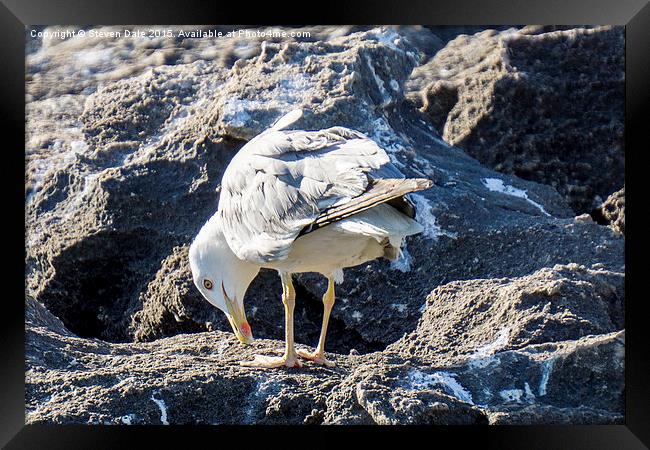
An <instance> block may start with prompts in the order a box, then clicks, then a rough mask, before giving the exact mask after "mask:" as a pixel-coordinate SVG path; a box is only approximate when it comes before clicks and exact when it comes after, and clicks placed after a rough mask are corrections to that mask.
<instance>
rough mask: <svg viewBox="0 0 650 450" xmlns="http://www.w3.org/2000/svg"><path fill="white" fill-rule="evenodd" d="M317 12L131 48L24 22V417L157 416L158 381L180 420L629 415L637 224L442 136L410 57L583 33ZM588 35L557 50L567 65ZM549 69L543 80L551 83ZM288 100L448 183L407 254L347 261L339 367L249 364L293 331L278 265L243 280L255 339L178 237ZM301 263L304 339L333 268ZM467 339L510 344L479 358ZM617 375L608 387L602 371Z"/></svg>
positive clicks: (335, 337) (308, 117) (424, 212)
mask: <svg viewBox="0 0 650 450" xmlns="http://www.w3.org/2000/svg"><path fill="white" fill-rule="evenodd" d="M308 29H310V30H312V32H313V33H312V36H311V37H310V38H308V39H307V38H305V39H303V38H300V39H266V40H265V39H254V40H252V41H251V40H250V39H245V40H243V39H242V40H237V39H232V40H229V41H219V40H209V39H208V40H205V39H197V40H194V41H190V40H184V41H183V40H181V41H179V42H176V41H174V40H169V39H154V40H150V41H148V42H149V43H148V44H144V43H142V42H139V43H138V45H136V46H135V47H133V48H130V47H128V45H127V43H126V42H125V40H120V39H118V40H113V41H110V42H112V43H113V44H112V45H108V44H107V42H109V41H104V40H97V41H88V40H87V41H81V40H75V39H70V40H64V41H61V42H59V41H47V42H41V43H38V42H33V43H32V46H31V47H30V51H29V52H28V56H27V74H28V75H27V82H28V84H27V90H28V94H29V96H28V99H27V100H28V101H27V105H26V110H27V133H26V197H27V198H26V236H25V238H26V291H27V294H28V295H29V296H30V297H29V298H28V300H27V311H28V312H27V316H26V321H27V328H28V342H27V354H28V361H27V366H28V369H27V370H28V373H27V378H28V392H27V405H28V421H29V422H30V423H35V422H66V423H68V422H70V423H126V422H131V423H159V422H160V421H161V417H162V416H161V411H162V410H161V409H160V406H159V405H162V403H160V402H161V401H164V402H165V403H164V404H165V405H167V406H165V408H167V410H166V411H167V421H168V422H170V423H350V424H352V423H381V424H396V423H405V424H406V423H410V424H415V423H441V424H452V423H453V424H459V423H533V422H545V423H546V422H548V423H551V422H552V423H569V422H579V423H612V422H617V421H620V420H621V417H622V416H621V414H622V407H621V405H622V403H621V400H620V398H622V397H620V396H619V393H620V392H622V383H623V381H622V378H621V377H620V376H619V375H621V374H622V364H623V363H622V353H621V351H620V350H621V349H622V348H623V338H622V332H621V330H623V329H624V321H623V317H622V309H623V302H624V291H623V277H624V266H625V261H624V244H625V241H624V236H623V235H622V234H621V233H618V232H616V231H614V230H612V229H611V228H609V227H606V226H602V225H601V224H600V222H602V221H600V220H597V221H595V222H594V221H591V220H584V219H585V217H584V216H579V217H575V218H574V213H573V211H572V210H571V209H570V208H569V206H568V204H567V202H566V201H565V199H564V198H563V197H562V196H561V195H559V194H558V193H557V191H556V189H555V188H554V187H552V186H546V185H543V184H538V183H535V182H531V181H525V180H523V179H521V178H518V177H516V176H514V175H512V174H507V173H499V172H495V171H494V170H492V169H491V168H488V167H485V166H483V165H482V164H481V162H479V161H478V160H476V159H474V158H472V157H471V156H468V154H467V153H466V152H465V151H463V150H462V149H461V148H458V147H454V146H451V145H449V144H448V143H446V142H445V141H444V140H442V139H441V138H440V137H438V134H437V132H436V130H435V127H434V126H432V125H431V120H429V116H428V115H427V114H425V113H423V112H421V111H418V109H417V107H416V106H415V105H414V103H413V101H412V99H410V98H409V88H408V84H409V83H410V81H409V80H413V74H414V69H415V70H418V67H420V65H421V64H423V63H425V65H426V66H427V67H429V68H430V67H433V66H431V64H434V63H435V61H436V60H437V58H439V56H440V55H443V56H444V54H445V52H447V54H449V52H450V51H451V50H449V49H450V48H456V49H457V50H458V58H461V59H462V58H465V60H466V61H468V63H467V64H466V66H462V65H461V66H462V67H463V68H461V69H460V70H461V72H459V73H464V72H462V70H465V71H466V72H467V78H466V79H471V77H473V76H479V75H480V73H482V72H480V70H478V71H475V72H472V70H474V69H476V65H477V64H478V65H479V66H480V65H481V64H484V63H485V62H484V63H480V64H479V63H478V59H480V55H478V56H477V54H475V53H476V52H475V50H474V49H475V48H476V41H480V42H484V43H486V44H485V48H491V47H489V45H492V46H493V45H495V44H494V42H495V41H498V42H501V44H499V45H505V44H503V42H506V41H507V42H509V44H508V45H512V46H514V47H512V48H516V49H518V48H519V47H517V45H520V46H522V48H523V47H526V46H527V47H526V51H525V52H524V51H522V53H521V54H519V57H520V58H521V59H526V58H528V57H529V56H530V55H538V54H545V52H546V51H547V49H548V46H549V45H550V44H549V42H550V43H553V42H555V40H557V39H561V38H562V36H565V35H567V33H569V32H566V33H565V34H562V33H564V32H558V31H556V32H551V33H549V32H548V31H549V30H548V29H545V28H543V27H527V28H525V29H523V30H520V31H519V33H520V34H521V36H524V34H525V33H527V34H526V35H525V36H526V37H518V38H516V39H515V38H512V37H511V38H508V39H511V40H508V39H505V36H514V35H513V34H512V33H510V32H502V33H498V32H496V31H493V32H485V33H482V34H479V35H476V36H472V37H470V36H459V37H458V38H456V39H455V40H452V41H451V42H450V43H449V44H447V47H446V48H445V49H443V50H440V51H438V49H440V48H441V47H442V45H443V42H444V41H445V40H446V38H443V39H442V40H441V39H438V37H437V36H436V35H435V30H434V32H432V31H431V30H427V29H423V28H421V27H391V28H373V29H369V27H363V28H361V27H359V28H357V27H342V28H340V27H336V28H332V27H309V28H308ZM105 30H107V31H108V30H110V29H105ZM607 33H610V34H612V36H614V37H613V38H612V39H611V40H609V41H607V40H603V42H604V43H606V44H608V45H609V44H611V45H614V44H616V43H617V42H618V41H617V38H616V36H618V34H617V33H618V31H617V30H614V31H606V30H603V29H600V28H597V29H594V30H592V31H589V32H587V31H584V30H582V31H581V30H577V31H576V30H574V31H573V34H574V35H575V36H576V41H575V42H578V43H580V42H583V39H587V38H593V39H595V38H596V37H598V36H602V35H604V34H607ZM264 41H266V42H264ZM143 42H144V41H143ZM263 42H264V43H263ZM462 42H464V43H465V45H461V43H462ZM518 42H519V43H518ZM598 42H600V41H598ZM487 43H489V45H488V44H487ZM524 44H525V45H524ZM576 45H577V44H576ZM179 46H180V47H179ZM450 46H451V47H450ZM174 47H179V48H181V50H178V51H177V50H175V49H174ZM479 47H480V45H479ZM480 48H483V47H480ZM572 48H573V47H572ZM577 49H578V50H575V52H574V51H567V52H565V53H560V54H558V56H557V58H559V59H558V62H557V63H556V65H558V67H560V66H561V67H565V66H566V67H570V66H571V64H574V63H575V62H574V63H571V61H572V58H574V56H575V55H581V53H580V52H579V50H580V49H582V44H580V45H577ZM479 53H480V52H479ZM217 54H218V55H219V57H218V58H215V55H217ZM491 55H493V56H494V55H496V56H494V58H496V59H495V60H497V59H498V58H499V57H501V56H499V55H500V54H499V53H498V52H497V53H494V54H491ZM540 57H541V56H540ZM562 58H564V59H562ZM511 60H512V55H511ZM515 60H516V55H515ZM427 61H429V62H427ZM489 61H491V60H490V59H489V58H488V62H489ZM528 62H529V63H531V62H530V61H528ZM610 62H611V63H612V64H616V60H615V58H614V59H612V61H610ZM533 63H534V61H533ZM531 64H532V63H531ZM533 65H534V64H533ZM488 67H491V66H489V64H488ZM518 67H521V65H520V66H518ZM490 70H492V69H490ZM490 70H488V71H487V72H490ZM504 70H505V69H504ZM589 70H590V71H589V72H587V77H590V76H592V75H594V74H593V73H592V72H593V71H591V69H589ZM490 73H491V72H490ZM477 74H478V75H477ZM498 74H499V76H501V75H503V73H502V72H498ZM459 76H460V75H459ZM463 76H465V75H463ZM504 76H505V75H504ZM508 76H510V75H508ZM544 76H545V77H546V78H544V77H541V78H539V80H538V83H537V84H535V85H534V87H537V88H539V87H541V86H542V84H541V83H542V82H546V81H549V80H550V81H549V82H551V81H553V77H552V76H551V75H549V74H547V75H544ZM452 78H453V77H452ZM588 79H589V80H590V79H591V78H588ZM452 81H453V80H452ZM453 83H455V81H453V82H452V83H451V84H449V85H447V84H440V85H439V87H438V91H437V93H436V98H437V99H438V102H439V105H441V106H440V111H443V110H445V109H447V106H451V108H452V109H453V108H455V106H453V105H454V104H457V103H458V101H459V100H457V99H456V100H454V98H455V97H454V95H452V94H453V91H454V88H453V87H454V86H455V85H454V84H453ZM470 84H471V83H470ZM498 84H499V83H496V85H498ZM496 85H495V86H496ZM608 89H609V88H608ZM456 92H457V93H459V94H462V95H465V94H466V93H465V91H463V90H462V89H459V90H457V91H456ZM608 92H609V91H608ZM467 95H469V94H467ZM459 98H460V97H459ZM454 101H456V102H457V103H454ZM617 101H618V100H617ZM621 101H622V100H621ZM445 102H446V103H445ZM445 105H447V106H445ZM296 107H302V108H303V109H304V110H305V114H304V116H303V118H302V119H301V120H300V122H298V123H297V124H296V127H297V128H302V129H319V128H325V127H330V126H334V125H342V126H347V127H350V128H354V129H357V130H359V131H361V132H364V133H366V134H367V135H368V136H370V137H371V138H373V139H374V140H376V141H377V142H378V143H379V144H380V145H381V146H382V147H383V148H385V149H386V150H387V151H388V152H389V154H390V157H391V159H392V161H393V162H394V163H395V164H396V165H397V166H398V167H400V169H401V170H402V171H403V172H404V173H405V174H406V175H409V176H419V177H422V176H424V177H428V178H431V179H432V180H433V181H434V183H435V185H434V187H433V188H432V189H430V190H428V191H426V192H422V193H420V194H417V195H414V196H412V199H413V201H414V202H415V203H416V205H417V208H418V215H417V220H418V221H420V222H421V223H422V224H423V226H424V228H425V231H424V232H423V233H422V234H421V235H418V236H414V237H412V238H410V239H409V240H408V242H407V247H406V251H405V252H404V255H403V257H402V258H401V259H400V260H399V261H397V262H395V263H393V264H389V263H388V262H386V261H375V262H372V263H370V264H367V265H364V266H361V267H357V268H353V269H349V270H346V273H345V281H344V282H343V283H342V284H341V285H339V286H338V288H337V293H338V297H337V303H336V305H335V307H334V310H333V313H332V318H331V321H330V332H329V335H328V350H331V351H334V352H336V353H338V355H334V356H332V357H333V358H334V359H336V361H337V363H338V364H339V367H338V368H336V369H333V370H330V369H322V368H316V367H314V366H312V365H309V364H308V365H307V366H306V367H305V368H303V369H301V370H299V371H295V372H293V371H277V372H268V373H266V372H259V371H251V370H248V369H247V370H243V368H240V367H239V366H238V365H237V364H236V362H237V361H238V360H240V359H247V358H251V357H252V355H253V353H254V352H255V351H263V352H269V351H272V349H274V350H279V349H280V348H281V346H282V344H281V342H279V341H277V340H280V339H282V338H283V308H282V304H281V302H280V301H279V298H280V292H281V288H280V285H279V284H280V283H279V280H278V278H277V275H276V274H275V273H274V272H272V271H268V270H263V271H262V272H261V273H260V275H259V276H258V278H257V279H256V280H255V281H254V283H253V284H252V285H251V287H250V289H249V291H248V294H247V296H246V311H247V315H248V318H249V321H250V324H251V326H252V329H253V334H254V335H255V337H256V338H263V339H267V340H263V339H258V341H257V343H256V344H255V345H254V347H252V348H246V347H242V346H241V345H240V344H239V343H238V342H236V340H235V339H234V337H233V336H232V333H231V332H230V327H229V325H228V324H227V322H226V320H225V319H224V317H223V314H222V313H221V312H220V311H218V310H215V309H214V308H213V307H211V306H210V305H209V304H208V303H207V302H205V301H204V300H203V299H202V298H201V296H200V294H199V292H198V291H197V290H196V289H195V287H194V286H193V283H192V280H191V274H190V270H189V266H188V261H187V249H188V246H189V244H190V242H191V240H192V238H193V237H194V236H195V234H196V233H197V231H198V230H199V228H200V227H201V226H202V225H203V223H204V222H205V221H206V220H207V219H208V218H209V217H210V216H211V214H212V213H213V212H214V211H215V210H216V208H217V201H218V190H219V183H220V178H221V175H222V173H223V170H224V169H225V167H226V166H227V164H228V162H229V161H230V159H231V158H232V156H233V155H234V154H235V153H236V151H237V150H238V149H239V148H241V146H242V145H244V144H245V143H246V142H247V140H249V139H250V138H251V137H253V136H255V135H256V134H257V133H259V132H261V131H262V130H264V129H265V128H266V127H268V126H269V125H270V124H271V123H272V122H273V121H275V120H276V119H277V118H278V117H279V116H280V115H282V114H284V113H286V112H287V111H289V110H291V109H294V108H296ZM428 111H429V112H430V113H431V111H432V109H431V108H429V109H428ZM549 111H551V110H549ZM560 112H561V111H560ZM558 114H559V118H560V120H561V121H564V120H565V119H566V117H565V116H562V115H561V114H560V113H558ZM495 119H496V116H495ZM499 120H500V121H503V122H499V123H500V124H501V125H499V126H506V124H507V123H510V122H507V120H506V118H504V117H501V118H500V119H499ZM531 120H532V119H531ZM434 122H435V121H434ZM441 123H442V122H441ZM476 129H478V128H476ZM616 130H617V128H616V127H614V128H613V131H612V133H611V136H609V137H608V139H609V138H611V139H615V136H616ZM603 132H604V131H603ZM612 136H614V137H612ZM603 142H605V141H603ZM603 145H605V144H603ZM598 148H601V147H598ZM468 151H470V152H471V149H468ZM604 154H606V152H603V155H604ZM479 159H480V158H479ZM531 161H534V158H533V157H531ZM593 167H596V166H593ZM592 169H593V168H592ZM540 170H542V169H540ZM544 170H546V169H544ZM593 170H596V169H593ZM538 181H545V180H538ZM621 184H622V183H621ZM621 184H618V185H617V186H620V185H621ZM555 187H556V188H558V189H560V188H561V186H555ZM562 193H563V194H565V192H562ZM593 215H594V217H595V214H593ZM295 284H296V290H297V294H298V298H297V307H296V339H297V341H298V342H299V343H300V344H309V345H313V344H315V342H316V341H317V338H318V333H319V331H320V320H321V314H322V304H321V300H320V298H321V295H322V293H323V292H324V291H325V283H324V280H323V279H322V278H321V277H319V276H316V275H314V274H300V275H297V276H296V277H295ZM432 290H433V292H432ZM31 297H34V298H35V299H36V300H33V299H32V298H31ZM43 305H44V306H43ZM48 311H49V312H48ZM50 312H51V313H53V314H54V316H56V317H58V318H59V319H60V321H58V319H56V318H54V317H52V316H51V315H50ZM61 322H62V323H61ZM68 330H70V331H68ZM504 330H507V331H504ZM208 331H209V332H208ZM224 331H225V332H224ZM182 333H191V334H182ZM98 339H101V340H98ZM268 339H273V340H268ZM152 340H155V341H154V342H149V341H152ZM494 342H497V343H499V345H498V346H496V347H495V346H490V345H491V344H493V343H494ZM501 344H503V345H501ZM486 346H487V347H486ZM497 347H498V348H497ZM481 348H483V350H480V349H481ZM485 348H487V350H485ZM476 352H479V354H482V353H481V352H483V353H486V352H487V354H486V355H484V356H485V358H484V359H485V360H486V361H487V360H489V361H493V360H491V359H490V358H496V359H498V361H499V363H498V364H496V363H494V362H490V363H486V364H485V365H484V367H478V368H477V367H476V364H475V363H476V361H475V358H474V359H472V358H470V357H471V355H473V354H475V353H476ZM348 353H350V354H351V355H350V356H342V355H347V354H348ZM583 355H587V356H584V357H583ZM468 358H469V360H468ZM551 360H552V361H562V364H565V365H566V368H567V369H566V372H562V370H560V369H561V367H564V366H562V364H560V363H559V362H558V363H557V365H554V366H553V367H555V368H554V369H553V371H552V372H549V373H552V375H553V376H552V377H551V378H550V380H551V381H548V380H547V383H548V389H547V391H546V392H548V394H542V392H541V389H540V388H539V386H540V383H541V381H542V379H541V378H540V377H543V376H544V373H546V372H544V370H546V369H545V367H547V365H548V364H550V363H548V361H551ZM553 364H555V363H553ZM482 365H483V363H481V364H479V366H482ZM496 366H498V368H495V367H496ZM549 370H550V369H549ZM556 370H557V373H556ZM563 370H564V369H563ZM619 370H620V373H619V372H618V371H619ZM569 371H573V372H575V373H577V374H580V377H582V378H576V380H577V381H576V382H577V383H578V384H580V386H582V384H581V383H583V381H581V380H586V379H593V380H598V383H600V384H597V383H596V384H594V385H593V386H591V387H590V386H589V385H588V383H584V384H585V385H586V386H587V387H585V388H584V389H585V390H583V391H577V392H573V391H571V388H570V387H569V386H570V383H571V379H570V377H569V375H567V374H568V373H570V372H569ZM592 371H595V372H593V373H592ZM598 371H600V372H598ZM485 373H489V375H490V376H489V377H487V378H486V377H485V376H483V375H485ZM134 374H136V375H134ZM562 374H564V375H562ZM598 377H600V378H598ZM553 380H556V381H558V386H557V388H555V387H553V389H557V391H552V392H554V393H553V394H552V395H551V383H552V382H553ZM486 383H487V384H486ZM527 386H528V388H527ZM603 386H607V387H608V392H609V394H608V395H610V396H609V397H606V396H604V395H601V393H599V392H600V391H599V392H595V391H593V390H591V389H592V388H593V389H596V388H599V389H602V388H603ZM485 389H487V390H488V391H489V392H490V393H491V394H490V395H491V396H490V395H488V394H486V393H485V391H484V390H485ZM529 390H530V391H531V392H532V396H531V394H529V392H528V391H529ZM519 391H521V392H523V394H521V393H519ZM502 392H506V394H507V395H506V394H504V395H505V397H504V395H501V394H502ZM556 392H565V393H566V392H571V395H564V396H563V395H561V394H556ZM509 395H512V396H514V397H512V398H510V397H509ZM590 396H593V398H594V401H593V402H592V401H591V400H589V399H590V398H591V397H590ZM533 397H534V399H533ZM564 397H566V398H564ZM234 399H239V400H241V399H246V400H245V401H244V402H241V401H239V402H235V401H234ZM580 405H582V406H580ZM163 409H164V408H163Z"/></svg>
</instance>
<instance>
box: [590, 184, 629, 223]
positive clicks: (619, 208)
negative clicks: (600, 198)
mask: <svg viewBox="0 0 650 450" xmlns="http://www.w3.org/2000/svg"><path fill="white" fill-rule="evenodd" d="M592 216H594V218H595V219H596V221H598V222H599V223H604V224H607V225H609V226H611V227H612V229H614V230H616V231H618V232H619V233H621V234H625V186H623V189H621V190H620V191H616V192H614V193H613V194H612V195H610V196H609V197H607V200H605V202H603V204H602V205H600V207H599V208H597V209H596V210H595V211H594V212H593V213H592Z"/></svg>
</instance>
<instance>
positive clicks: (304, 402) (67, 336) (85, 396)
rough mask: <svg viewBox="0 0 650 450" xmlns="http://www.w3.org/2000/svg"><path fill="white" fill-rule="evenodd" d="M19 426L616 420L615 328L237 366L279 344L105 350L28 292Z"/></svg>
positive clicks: (215, 341)
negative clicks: (573, 335)
mask: <svg viewBox="0 0 650 450" xmlns="http://www.w3.org/2000/svg"><path fill="white" fill-rule="evenodd" d="M25 306H26V311H27V317H28V318H29V319H28V321H27V323H26V325H27V326H26V337H27V346H26V364H27V373H26V408H27V415H26V422H27V423H28V424H38V423H56V424H127V425H135V424H320V423H325V424H444V425H450V424H486V423H488V422H489V423H505V424H514V423H569V422H570V423H621V420H622V411H623V400H622V399H623V373H624V372H623V367H622V361H623V355H624V347H623V345H624V344H623V339H624V338H623V333H622V332H619V333H611V334H606V335H599V336H589V337H585V338H581V339H579V340H576V341H564V342H558V343H547V344H541V345H528V346H525V347H523V348H521V349H518V350H508V351H504V352H497V353H495V354H494V355H490V356H489V358H484V359H481V360H477V359H471V358H470V359H469V362H467V363H465V364H460V365H459V364H456V365H453V364H452V365H446V366H445V365H440V364H438V365H437V367H436V363H437V362H439V361H440V360H438V361H436V360H435V359H433V360H431V361H429V362H428V363H427V364H419V363H418V362H417V361H416V360H407V359H403V358H400V357H397V356H395V355H394V354H391V353H390V352H387V353H384V354H382V353H374V354H369V355H364V356H347V357H346V356H341V355H328V357H332V358H333V359H334V360H335V361H336V362H337V364H338V367H337V368H334V369H329V368H323V367H318V366H314V365H312V364H311V363H305V365H304V366H303V368H301V369H294V370H272V371H268V370H255V369H249V368H244V367H241V366H240V365H239V364H238V362H239V361H241V360H246V359H251V358H252V357H253V354H254V353H257V352H260V353H265V354H269V353H278V352H279V351H281V348H282V347H281V345H282V344H281V342H277V341H257V342H256V343H255V344H254V345H252V346H242V345H241V344H240V343H238V342H237V341H236V339H235V338H234V336H233V335H232V333H224V332H221V331H215V332H213V333H194V334H178V335H176V336H174V337H171V338H165V339H160V340H158V341H156V342H152V343H131V344H111V343H107V342H104V341H99V340H97V339H84V338H78V337H76V336H74V335H72V334H71V333H70V332H68V331H67V330H65V329H64V328H61V326H60V325H58V324H57V320H56V319H55V318H54V317H52V316H51V314H49V313H48V312H47V311H46V310H45V308H44V307H43V306H42V305H39V304H38V302H36V301H35V300H34V299H32V298H30V297H27V298H26V302H25Z"/></svg>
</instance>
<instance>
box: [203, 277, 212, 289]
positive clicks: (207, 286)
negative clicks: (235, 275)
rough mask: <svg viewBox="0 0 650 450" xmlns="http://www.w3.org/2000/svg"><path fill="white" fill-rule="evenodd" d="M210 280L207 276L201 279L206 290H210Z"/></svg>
mask: <svg viewBox="0 0 650 450" xmlns="http://www.w3.org/2000/svg"><path fill="white" fill-rule="evenodd" d="M212 286H213V284H212V281H210V280H208V279H207V278H206V279H204V280H203V287H204V288H206V289H207V290H209V291H211V290H212Z"/></svg>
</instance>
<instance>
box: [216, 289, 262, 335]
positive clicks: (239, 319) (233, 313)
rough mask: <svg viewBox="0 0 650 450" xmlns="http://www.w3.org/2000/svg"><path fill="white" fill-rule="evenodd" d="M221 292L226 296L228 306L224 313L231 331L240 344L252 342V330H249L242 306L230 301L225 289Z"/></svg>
mask: <svg viewBox="0 0 650 450" xmlns="http://www.w3.org/2000/svg"><path fill="white" fill-rule="evenodd" d="M222 289H223V285H222ZM223 294H224V296H225V297H226V305H227V306H228V313H227V314H226V317H228V321H229V322H230V326H231V327H232V331H234V333H235V336H237V339H239V341H240V342H241V343H242V344H252V343H253V341H254V339H253V332H252V331H251V326H250V325H249V324H248V321H247V320H246V313H245V312H244V308H243V307H242V308H239V306H237V302H234V301H231V300H230V297H228V294H226V291H225V289H224V291H223Z"/></svg>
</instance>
